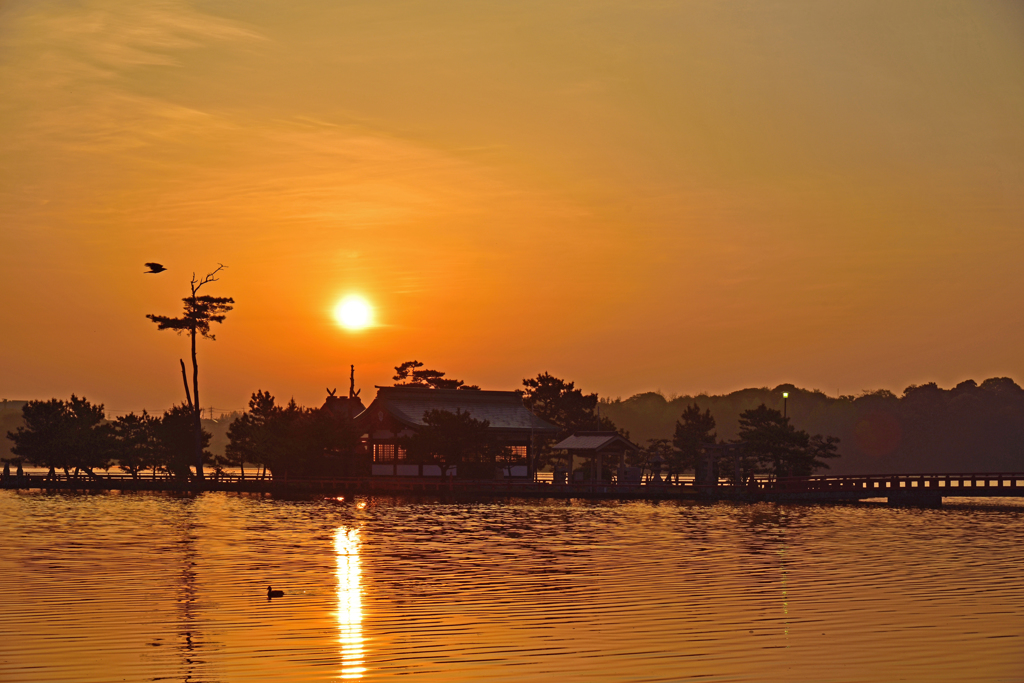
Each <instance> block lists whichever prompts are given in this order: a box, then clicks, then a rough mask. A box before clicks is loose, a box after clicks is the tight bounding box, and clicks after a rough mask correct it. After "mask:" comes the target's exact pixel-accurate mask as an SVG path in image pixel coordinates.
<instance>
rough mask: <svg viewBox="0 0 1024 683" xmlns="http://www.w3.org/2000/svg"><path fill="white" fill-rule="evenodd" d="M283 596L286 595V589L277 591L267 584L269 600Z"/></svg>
mask: <svg viewBox="0 0 1024 683" xmlns="http://www.w3.org/2000/svg"><path fill="white" fill-rule="evenodd" d="M283 597H284V591H276V590H274V589H273V588H271V587H270V586H267V600H269V599H270V598H283Z"/></svg>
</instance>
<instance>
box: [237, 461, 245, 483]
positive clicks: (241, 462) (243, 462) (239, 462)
mask: <svg viewBox="0 0 1024 683" xmlns="http://www.w3.org/2000/svg"><path fill="white" fill-rule="evenodd" d="M238 467H239V468H240V469H241V470H242V481H245V459H244V458H242V459H241V460H239V461H238Z"/></svg>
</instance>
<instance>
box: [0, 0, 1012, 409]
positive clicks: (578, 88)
mask: <svg viewBox="0 0 1024 683" xmlns="http://www.w3.org/2000/svg"><path fill="white" fill-rule="evenodd" d="M0 93H3V96H2V97H0V130H2V131H3V134H2V135H0V286H2V288H3V292H4V298H3V301H4V313H5V314H6V316H5V318H6V322H5V324H4V326H3V329H4V332H3V335H2V340H0V357H2V360H0V363H2V366H0V396H2V397H6V398H48V397H50V396H54V395H56V396H67V395H68V394H70V393H71V392H76V393H78V394H85V395H86V396H88V397H89V398H92V399H95V400H98V401H102V402H104V403H106V404H107V406H108V408H111V409H113V410H115V411H124V410H132V409H136V410H137V409H141V408H149V409H150V410H156V409H161V408H164V407H167V406H168V405H169V404H170V403H171V402H172V401H178V400H180V396H181V391H182V390H181V386H180V383H181V378H180V375H178V374H177V361H178V358H179V357H182V356H184V355H185V354H186V353H187V343H186V340H185V339H183V338H178V337H176V336H174V335H173V334H171V333H168V332H163V333H158V332H157V331H156V329H155V326H153V325H152V324H151V323H150V322H149V321H147V320H146V319H145V317H144V316H145V314H146V313H159V314H165V315H174V314H177V313H178V312H179V310H180V301H179V299H180V297H182V296H184V294H185V293H186V288H187V281H188V279H189V276H190V274H191V272H192V270H193V269H195V270H198V271H201V272H205V271H207V270H212V269H213V268H214V267H216V264H217V263H218V262H220V263H224V264H226V265H228V266H229V269H228V270H227V272H226V273H225V275H224V278H223V280H222V281H221V282H220V283H218V284H217V285H216V286H215V287H214V288H212V289H211V290H210V293H212V294H220V295H230V296H233V297H235V299H236V300H237V307H236V310H235V311H234V312H232V313H231V314H230V316H229V318H228V321H227V322H226V323H225V324H224V325H223V326H221V327H220V328H219V329H217V330H216V332H217V335H218V340H217V342H215V343H209V342H206V343H204V344H203V345H202V348H201V362H202V363H203V365H202V369H203V375H202V378H203V379H202V383H201V389H202V391H203V397H204V398H203V403H204V405H207V406H209V405H214V406H217V407H219V408H224V409H232V408H241V407H243V406H244V405H245V403H246V400H247V399H248V396H249V394H250V393H251V392H252V391H254V390H256V389H259V388H263V389H268V390H270V391H271V392H273V393H275V394H277V395H280V396H284V397H287V396H294V397H295V398H296V399H297V400H299V401H300V402H301V403H306V404H318V403H320V402H321V401H322V399H323V395H324V387H325V386H330V387H335V386H337V387H340V388H342V390H344V387H346V386H347V374H348V372H347V369H348V364H349V363H355V364H356V366H357V373H358V380H359V385H360V386H361V387H363V388H364V396H365V395H367V394H371V395H372V385H373V384H375V383H378V384H379V383H384V382H389V381H390V377H391V375H392V374H393V366H395V365H397V364H398V363H400V362H402V361H404V360H408V359H412V358H417V359H419V360H422V361H425V362H426V363H427V364H428V366H430V367H434V368H437V369H441V370H445V371H447V372H448V373H449V374H450V375H452V376H456V377H459V378H462V379H465V380H467V381H469V382H471V383H475V384H479V385H481V386H483V387H485V388H515V387H518V386H519V384H520V381H521V379H522V378H523V377H526V376H532V375H535V374H537V373H538V372H540V371H550V372H552V373H554V374H556V375H560V376H565V377H568V378H570V379H574V380H576V382H577V384H578V385H579V386H581V387H583V388H584V389H585V390H588V391H598V392H600V393H601V394H602V395H610V396H623V397H625V396H628V395H630V394H632V393H635V392H639V391H647V390H658V389H660V390H662V391H665V392H678V393H689V392H699V391H710V392H721V391H729V390H732V389H736V388H740V387H744V386H761V385H775V384H778V383H781V382H793V383H795V384H798V385H801V386H807V387H813V388H820V389H822V390H824V391H826V392H827V393H830V394H834V393H835V392H837V391H839V392H842V393H855V392H858V391H860V390H862V389H868V388H879V387H885V388H890V389H893V390H896V391H901V390H902V389H903V388H904V387H905V386H907V385H908V384H910V383H920V382H925V381H932V380H934V381H938V382H939V383H940V384H941V385H943V386H949V385H951V384H955V383H956V382H958V381H961V380H963V379H966V378H969V377H970V378H975V379H977V380H981V379H984V378H985V377H989V376H994V375H1010V376H1013V377H1015V378H1016V379H1018V380H1024V357H1022V356H1021V353H1020V349H1021V348H1022V346H1024V307H1022V306H1021V299H1022V297H1021V294H1022V284H1024V268H1022V267H1021V263H1020V262H1021V255H1022V254H1024V249H1022V247H1024V230H1022V229H1024V189H1022V188H1024V125H1022V123H1021V122H1022V121H1024V5H1021V3H1019V2H1015V1H1010V0H1005V1H1002V2H1000V1H993V2H976V1H963V2H961V1H954V0H951V1H939V0H878V1H870V0H869V1H865V2H857V3H822V2H810V1H807V2H800V1H797V0H770V1H764V0H761V1H758V2H740V1H738V0H736V1H730V0H725V1H721V2H708V1H697V0H680V1H679V2H673V3H666V2H661V1H658V2H655V1H643V0H630V1H629V2H626V1H604V2H602V1H597V0H588V1H587V2H575V1H573V2H551V1H546V2H532V1H531V0H524V1H521V2H516V3H488V2H480V1H479V0H472V1H469V0H466V1H464V2H460V1H447V2H415V1H411V0H410V1H406V2H382V1H381V0H373V1H372V2H371V1H369V0H353V1H350V2H345V3H339V2H333V1H328V0H292V1H291V2H288V3H279V2H267V1H266V0H246V1H245V2H242V1H240V0H206V1H200V2H187V1H185V0H131V1H130V2H129V1H127V0H80V1H79V2H75V3H69V2H64V1H62V0H61V1H57V0H54V1H52V2H37V1H35V0H33V1H31V2H30V1H28V0H12V1H10V2H5V3H4V4H3V5H2V6H0ZM146 261H159V262H161V263H163V264H165V265H166V266H167V267H168V269H169V270H168V272H166V273H163V274H161V275H159V276H150V275H143V274H142V271H143V267H142V264H143V263H144V262H146ZM348 293H361V294H362V295H364V296H365V297H366V298H367V299H369V300H370V301H372V302H373V304H374V305H375V307H376V309H377V317H378V321H379V323H380V324H379V326H377V327H375V328H374V329H372V330H368V331H364V332H361V333H358V334H353V333H348V332H344V331H342V330H340V329H339V328H338V327H337V325H335V323H334V321H333V319H332V317H331V309H332V308H333V306H334V305H335V303H336V302H337V301H338V300H339V299H340V298H342V297H343V296H344V295H345V294H348Z"/></svg>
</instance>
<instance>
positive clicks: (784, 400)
mask: <svg viewBox="0 0 1024 683" xmlns="http://www.w3.org/2000/svg"><path fill="white" fill-rule="evenodd" d="M788 402H789V392H788V391H783V392H782V417H786V403H788Z"/></svg>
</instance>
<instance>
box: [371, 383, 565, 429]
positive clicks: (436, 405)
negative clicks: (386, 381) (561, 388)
mask: <svg viewBox="0 0 1024 683" xmlns="http://www.w3.org/2000/svg"><path fill="white" fill-rule="evenodd" d="M429 410H447V411H448V412H452V413H454V412H456V411H461V412H463V413H469V414H470V415H471V416H472V417H473V419H474V420H487V421H488V422H489V423H490V427H491V429H501V430H514V431H520V432H535V433H538V434H543V433H548V434H553V433H555V432H558V431H560V429H559V428H558V427H556V426H555V425H553V424H550V423H548V422H545V421H544V420H542V419H540V418H539V417H537V416H536V415H534V414H533V413H532V412H530V410H529V409H528V408H527V407H526V406H525V405H523V396H522V394H521V393H519V392H518V391H482V390H478V389H428V388H423V387H377V397H376V398H375V399H373V403H371V404H370V406H369V407H368V408H367V409H366V410H365V411H363V412H362V413H360V415H359V416H358V417H357V418H356V419H357V421H359V422H362V423H366V424H367V425H371V424H373V421H375V420H377V419H379V417H380V414H382V413H385V412H386V413H388V414H390V415H391V416H392V417H393V418H395V419H396V420H398V421H399V422H402V423H404V424H406V425H408V426H410V427H423V426H425V424H426V423H425V422H424V421H423V414H424V413H426V412H427V411H429Z"/></svg>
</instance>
